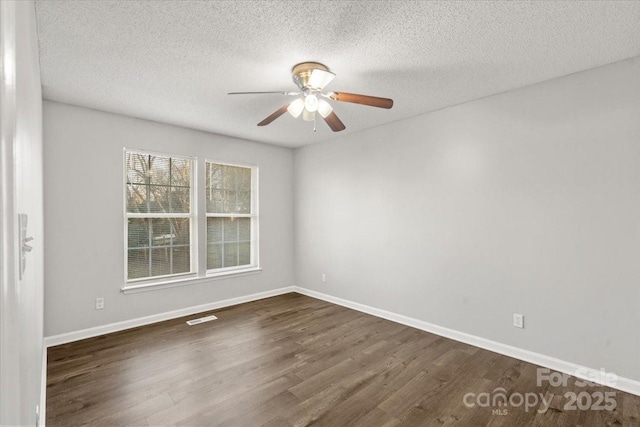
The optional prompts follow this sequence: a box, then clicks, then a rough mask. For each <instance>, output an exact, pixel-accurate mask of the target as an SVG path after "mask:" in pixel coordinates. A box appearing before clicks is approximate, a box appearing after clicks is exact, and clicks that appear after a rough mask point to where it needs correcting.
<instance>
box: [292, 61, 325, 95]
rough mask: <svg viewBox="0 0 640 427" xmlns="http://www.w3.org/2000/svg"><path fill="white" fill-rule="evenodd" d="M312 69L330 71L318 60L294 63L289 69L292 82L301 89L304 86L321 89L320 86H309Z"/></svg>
mask: <svg viewBox="0 0 640 427" xmlns="http://www.w3.org/2000/svg"><path fill="white" fill-rule="evenodd" d="M313 70H321V71H326V72H328V73H331V71H329V67H327V66H326V65H324V64H321V63H319V62H301V63H299V64H296V65H294V66H293V68H292V69H291V77H292V78H293V82H294V83H295V84H296V86H298V87H299V88H300V89H301V90H304V89H305V88H308V89H313V90H321V89H322V88H320V87H311V86H309V80H310V79H311V74H312V73H313Z"/></svg>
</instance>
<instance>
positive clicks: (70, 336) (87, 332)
mask: <svg viewBox="0 0 640 427" xmlns="http://www.w3.org/2000/svg"><path fill="white" fill-rule="evenodd" d="M294 291H295V287H294V286H287V287H284V288H279V289H273V290H270V291H265V292H259V293H256V294H251V295H245V296H241V297H236V298H230V299H226V300H222V301H215V302H211V303H207V304H202V305H196V306H193V307H187V308H181V309H179V310H173V311H168V312H165V313H158V314H153V315H151V316H145V317H139V318H137V319H131V320H125V321H123V322H116V323H110V324H108V325H102V326H96V327H94V328H88V329H82V330H79V331H73V332H67V333H64V334H60V335H52V336H50V337H45V339H44V343H45V346H46V347H53V346H56V345H60V344H66V343H69V342H73V341H79V340H83V339H86V338H92V337H97V336H99V335H104V334H110V333H112V332H118V331H123V330H125V329H131V328H136V327H138V326H144V325H149V324H151V323H157V322H162V321H165V320H170V319H175V318H176V317H182V316H189V315H191V314H196V313H202V312H204V311H210V310H216V309H218V308H223V307H229V306H232V305H236V304H242V303H245V302H251V301H257V300H260V299H264V298H269V297H274V296H276V295H282V294H286V293H289V292H294Z"/></svg>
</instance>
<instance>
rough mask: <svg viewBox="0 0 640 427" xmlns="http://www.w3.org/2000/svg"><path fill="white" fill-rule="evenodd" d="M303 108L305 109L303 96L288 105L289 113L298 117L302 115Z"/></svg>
mask: <svg viewBox="0 0 640 427" xmlns="http://www.w3.org/2000/svg"><path fill="white" fill-rule="evenodd" d="M302 110H304V100H303V99H302V98H298V99H296V100H295V101H293V102H292V103H291V104H289V106H288V107H287V111H288V112H289V114H291V115H292V116H293V117H294V118H296V119H297V118H298V117H300V114H301V113H302Z"/></svg>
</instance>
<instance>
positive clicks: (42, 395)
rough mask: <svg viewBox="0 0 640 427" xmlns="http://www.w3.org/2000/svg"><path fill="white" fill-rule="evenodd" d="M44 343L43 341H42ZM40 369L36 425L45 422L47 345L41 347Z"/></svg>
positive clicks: (43, 424) (42, 426)
mask: <svg viewBox="0 0 640 427" xmlns="http://www.w3.org/2000/svg"><path fill="white" fill-rule="evenodd" d="M43 343H44V341H43ZM41 369H42V371H41V373H40V377H41V379H40V406H39V412H38V414H39V418H38V419H39V421H38V427H44V426H45V424H46V422H47V347H46V345H45V346H43V348H42V368H41Z"/></svg>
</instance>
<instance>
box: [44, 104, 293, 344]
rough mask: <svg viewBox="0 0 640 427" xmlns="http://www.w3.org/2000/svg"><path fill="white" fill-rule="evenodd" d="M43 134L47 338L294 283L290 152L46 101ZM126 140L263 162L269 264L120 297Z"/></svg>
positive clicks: (264, 244)
mask: <svg viewBox="0 0 640 427" xmlns="http://www.w3.org/2000/svg"><path fill="white" fill-rule="evenodd" d="M44 140H45V150H44V163H45V167H44V175H45V212H46V219H45V233H46V242H47V247H46V250H47V259H46V264H45V272H46V285H45V286H46V289H45V297H46V298H45V336H51V335H57V334H61V333H65V332H71V331H77V330H81V329H86V328H90V327H95V326H102V325H106V324H110V323H113V322H118V321H124V320H130V319H135V318H138V317H143V316H148V315H152V314H158V313H163V312H167V311H172V310H177V309H181V308H187V307H191V306H196V305H200V304H205V303H209V302H215V301H219V300H224V299H228V298H233V297H238V296H244V295H248V294H252V293H256V292H262V291H267V290H271V289H276V288H280V287H283V286H291V285H293V264H292V258H293V201H292V196H293V188H292V182H293V179H292V172H293V153H292V151H291V150H289V149H285V148H280V147H275V146H270V145H265V144H259V143H255V142H249V141H244V140H240V139H234V138H230V137H223V136H219V135H213V134H208V133H204V132H198V131H194V130H189V129H185V128H179V127H175V126H169V125H165V124H160V123H156V122H150V121H145V120H139V119H134V118H130V117H125V116H119V115H115V114H109V113H104V112H99V111H95V110H90V109H85V108H80V107H75V106H70V105H65V104H59V103H54V102H48V101H45V103H44ZM123 147H127V148H138V149H145V150H151V151H157V152H161V153H169V154H181V155H188V156H194V157H198V159H199V161H200V163H199V166H202V165H203V164H204V159H205V158H207V159H215V160H220V161H225V162H232V163H233V162H238V163H250V164H256V165H258V167H259V179H260V184H259V185H260V193H259V198H260V202H259V206H260V265H261V267H262V268H263V271H262V272H261V273H259V274H254V275H249V276H242V277H235V278H227V279H223V280H215V281H213V280H212V281H209V282H207V283H201V284H193V285H188V286H183V287H178V288H170V289H162V290H154V291H149V292H142V293H136V294H127V295H124V294H122V293H121V292H120V289H121V288H122V286H123V285H124V283H123V282H124V279H123V278H124V268H125V266H124V237H123V234H124V232H123V227H124V219H123V191H124V189H123V185H124V184H123ZM201 176H202V175H201ZM200 225H201V228H200V231H201V232H202V230H203V228H202V227H203V226H204V219H202V220H201V222H200ZM97 297H103V298H104V299H105V308H104V309H103V310H95V309H94V300H95V298H97Z"/></svg>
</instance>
